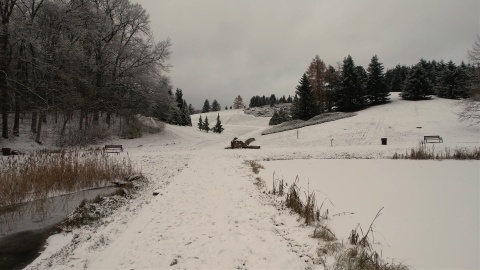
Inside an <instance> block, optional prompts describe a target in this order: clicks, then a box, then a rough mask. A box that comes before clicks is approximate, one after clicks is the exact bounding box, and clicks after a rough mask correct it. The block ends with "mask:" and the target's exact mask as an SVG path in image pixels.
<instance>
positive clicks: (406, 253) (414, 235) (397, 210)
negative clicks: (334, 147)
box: [260, 159, 480, 269]
mask: <svg viewBox="0 0 480 270" xmlns="http://www.w3.org/2000/svg"><path fill="white" fill-rule="evenodd" d="M262 164H263V165H264V167H265V170H261V173H260V174H261V177H262V178H263V179H264V180H265V181H266V183H267V184H268V185H271V183H272V174H273V172H275V174H276V176H277V177H278V178H280V179H281V178H283V179H284V180H285V181H286V182H287V183H288V184H289V185H290V184H292V182H293V181H294V179H295V178H296V176H297V175H298V176H299V178H300V183H299V185H300V186H301V187H302V194H304V193H303V191H306V190H307V189H309V190H310V191H313V190H316V198H317V203H319V204H320V203H321V202H322V201H323V199H324V198H325V197H328V199H329V200H331V203H330V201H329V200H326V201H325V204H324V206H323V208H322V212H323V211H324V210H325V209H329V213H330V217H332V215H335V214H336V213H342V212H353V213H354V214H353V215H350V214H346V215H337V216H335V217H333V218H332V220H330V226H331V228H332V229H333V231H334V232H335V234H336V235H337V237H339V238H340V239H342V238H343V239H345V240H346V239H347V238H348V235H349V233H350V232H351V230H352V229H354V228H355V227H356V226H357V224H360V225H361V227H362V228H363V230H364V231H366V230H367V229H368V226H369V225H370V223H371V221H372V219H373V218H374V217H375V214H376V213H377V212H378V210H380V208H382V207H385V208H384V209H383V211H382V215H381V216H380V217H379V218H378V219H377V220H376V221H375V224H374V231H375V242H381V245H377V246H376V249H377V250H378V251H380V250H381V251H382V255H383V258H390V259H392V258H395V259H398V260H400V261H402V262H403V263H404V264H406V265H411V266H413V268H414V269H479V267H480V264H479V257H480V251H479V242H480V234H479V231H480V224H479V223H480V206H479V205H480V201H479V194H480V184H479V183H480V161H451V160H449V161H415V160H350V159H349V160H338V159H334V160H282V161H264V162H262ZM379 253H380V252H379Z"/></svg>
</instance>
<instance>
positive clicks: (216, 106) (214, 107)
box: [211, 99, 221, 112]
mask: <svg viewBox="0 0 480 270" xmlns="http://www.w3.org/2000/svg"><path fill="white" fill-rule="evenodd" d="M220 109H221V108H220V103H218V101H217V100H216V99H214V100H213V102H212V110H211V111H212V112H218V111H220Z"/></svg>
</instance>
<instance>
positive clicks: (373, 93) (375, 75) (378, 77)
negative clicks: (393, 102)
mask: <svg viewBox="0 0 480 270" xmlns="http://www.w3.org/2000/svg"><path fill="white" fill-rule="evenodd" d="M366 91H367V98H368V100H369V102H370V103H371V104H380V103H384V102H387V101H388V96H390V93H389V92H388V89H387V86H386V84H385V75H384V74H383V65H382V63H380V62H378V57H377V56H376V55H374V56H373V57H372V60H371V61H370V64H369V65H368V77H367V82H366Z"/></svg>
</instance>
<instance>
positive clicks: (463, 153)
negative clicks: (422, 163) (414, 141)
mask: <svg viewBox="0 0 480 270" xmlns="http://www.w3.org/2000/svg"><path fill="white" fill-rule="evenodd" d="M393 159H436V160H444V159H457V160H467V159H476V160H480V148H477V147H474V148H473V149H467V148H455V149H454V150H453V151H452V150H451V149H450V148H449V147H445V148H444V149H443V150H440V149H435V145H432V146H429V145H427V144H426V143H425V142H424V141H420V142H419V143H418V146H417V147H416V148H412V149H410V151H406V152H405V153H404V154H403V153H402V154H399V153H395V154H394V155H393Z"/></svg>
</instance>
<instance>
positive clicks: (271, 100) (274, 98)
mask: <svg viewBox="0 0 480 270" xmlns="http://www.w3.org/2000/svg"><path fill="white" fill-rule="evenodd" d="M268 103H269V105H270V107H273V106H274V105H275V104H276V103H277V97H276V96H275V94H272V95H270V98H269V99H268Z"/></svg>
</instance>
